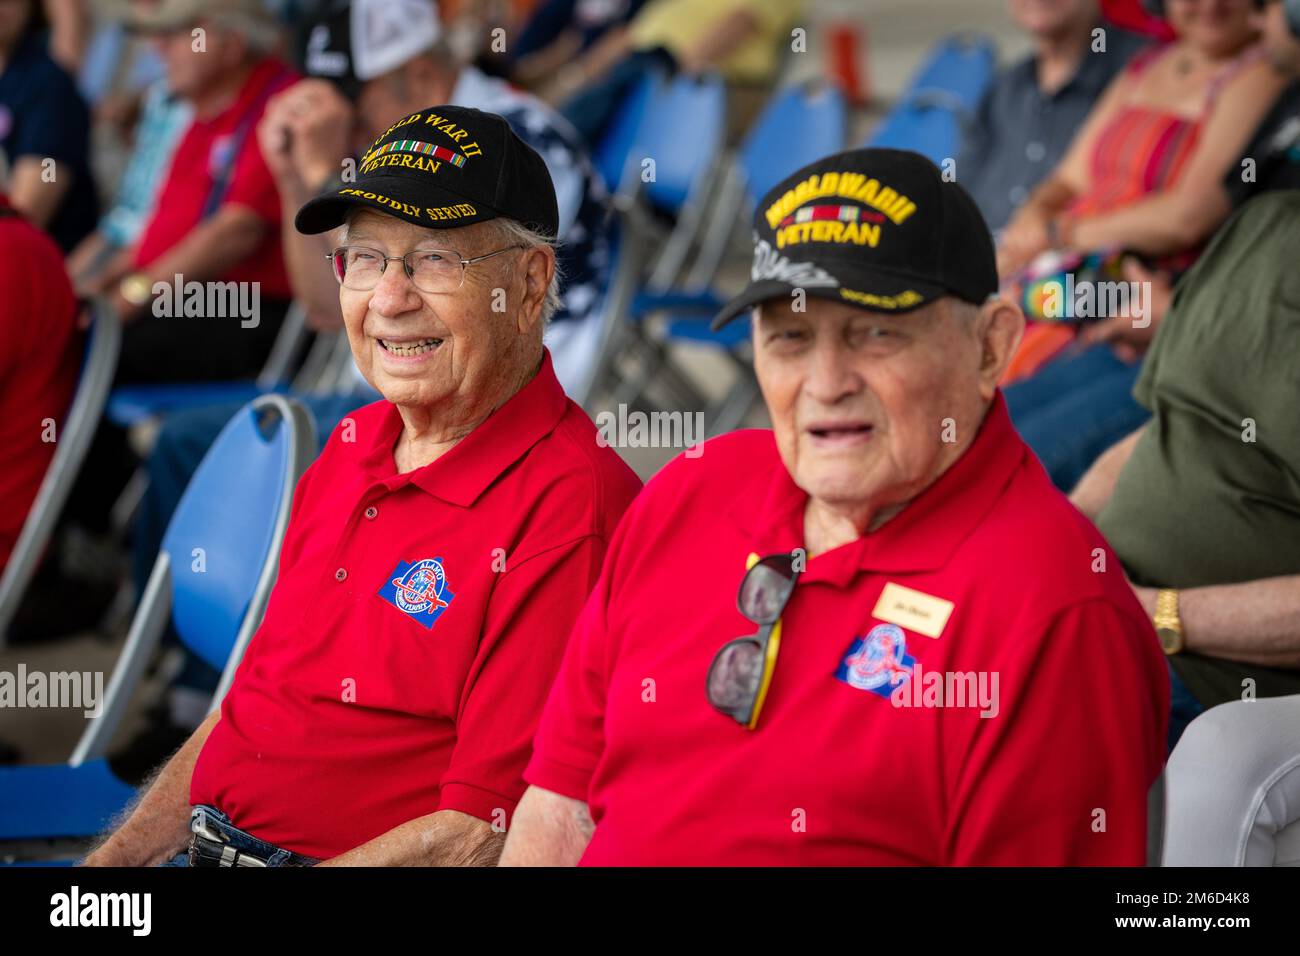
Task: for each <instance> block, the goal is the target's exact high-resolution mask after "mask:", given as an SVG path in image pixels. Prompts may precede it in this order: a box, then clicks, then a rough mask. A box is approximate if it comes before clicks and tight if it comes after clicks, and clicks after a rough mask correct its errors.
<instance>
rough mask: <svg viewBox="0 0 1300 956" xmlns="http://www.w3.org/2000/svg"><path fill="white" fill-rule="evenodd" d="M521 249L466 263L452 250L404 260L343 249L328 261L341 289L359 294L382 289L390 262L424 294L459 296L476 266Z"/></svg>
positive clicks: (411, 254)
mask: <svg viewBox="0 0 1300 956" xmlns="http://www.w3.org/2000/svg"><path fill="white" fill-rule="evenodd" d="M522 248H523V246H521V245H513V246H506V247H505V248H504V249H498V250H497V251H496V252H489V253H487V254H485V255H481V256H475V257H474V258H473V259H462V258H461V256H460V253H459V252H456V251H454V250H452V249H416V250H415V251H414V252H408V253H407V254H406V255H404V256H386V255H384V254H383V253H382V252H380V251H379V250H378V249H371V248H369V247H368V246H339V247H338V248H337V249H335V250H334V251H333V252H331V253H329V254H328V255H327V256H326V257H325V258H327V259H329V260H330V262H331V263H332V264H333V266H334V278H336V279H338V280H339V285H341V286H343V287H344V288H345V289H352V290H353V291H355V292H369V291H370V290H371V289H373V288H375V286H377V285H379V280H380V278H381V277H382V276H383V274H384V270H385V269H387V268H388V263H390V262H400V263H402V266H403V267H404V268H405V270H406V277H407V278H408V279H410V280H411V282H412V283H414V285H415V287H416V288H417V289H419V290H420V291H421V292H433V293H446V292H455V291H456V290H457V289H459V288H460V287H461V286H462V285H464V284H465V270H466V269H468V268H469V267H470V266H472V265H474V263H476V262H482V261H483V260H484V259H491V258H492V257H493V256H499V255H501V254H502V253H503V252H509V251H510V250H511V249H522Z"/></svg>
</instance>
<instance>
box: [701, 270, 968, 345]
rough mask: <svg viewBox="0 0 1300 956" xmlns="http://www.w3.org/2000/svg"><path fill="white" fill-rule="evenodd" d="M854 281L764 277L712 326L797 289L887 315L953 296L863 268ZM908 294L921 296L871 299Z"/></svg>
mask: <svg viewBox="0 0 1300 956" xmlns="http://www.w3.org/2000/svg"><path fill="white" fill-rule="evenodd" d="M851 281H852V287H850V286H848V285H847V284H844V285H840V286H814V285H800V284H798V283H793V282H782V281H780V280H778V279H760V280H759V281H757V282H751V283H750V284H749V285H748V286H746V287H745V289H744V290H743V291H742V292H741V293H740V294H739V295H737V296H735V297H734V298H733V299H731V301H729V302H728V303H727V304H726V305H724V306H723V307H722V309H721V310H720V311H719V312H718V314H717V315H715V316H714V317H713V322H712V324H711V328H712V329H713V330H714V331H715V332H716V331H717V330H718V329H720V328H722V327H723V326H724V325H726V324H727V323H728V322H730V321H732V320H733V319H735V318H736V317H737V316H739V315H742V314H743V313H745V312H748V311H749V310H750V309H752V308H754V306H756V305H758V304H759V303H761V302H766V301H767V300H768V299H789V298H790V297H791V296H792V295H793V294H794V291H795V290H796V289H801V290H802V291H803V292H804V293H805V294H807V295H811V296H816V297H817V298H819V299H828V300H830V301H831V302H844V303H846V304H848V305H855V306H857V307H858V308H860V309H864V310H865V311H867V312H881V313H884V314H885V315H901V314H903V313H905V312H912V311H915V310H916V309H919V308H921V307H922V306H924V305H928V304H929V303H931V302H933V301H934V300H935V299H939V298H942V297H943V296H945V295H951V293H950V292H949V291H948V290H947V289H945V288H943V287H942V286H939V285H936V284H934V283H931V282H919V281H917V280H915V279H907V278H902V277H899V276H895V275H888V274H885V273H870V274H868V273H865V272H861V271H859V272H858V274H856V275H854V276H852V277H851ZM904 293H916V294H917V295H919V296H920V298H919V299H915V300H911V299H910V297H909V301H908V302H907V304H905V305H896V306H894V307H889V306H885V305H880V304H876V305H872V304H870V303H869V301H867V300H869V299H871V298H874V299H876V300H879V301H880V302H884V301H887V300H890V299H894V298H897V297H899V296H902V295H903V294H904Z"/></svg>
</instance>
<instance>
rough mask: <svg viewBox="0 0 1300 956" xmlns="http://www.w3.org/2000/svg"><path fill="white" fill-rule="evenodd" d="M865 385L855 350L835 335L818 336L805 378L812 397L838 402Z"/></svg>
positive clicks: (820, 401)
mask: <svg viewBox="0 0 1300 956" xmlns="http://www.w3.org/2000/svg"><path fill="white" fill-rule="evenodd" d="M863 385H864V382H863V380H862V376H861V374H859V372H858V370H857V369H856V368H855V367H854V364H853V352H852V350H851V349H849V348H848V347H847V346H846V345H845V344H844V343H843V342H842V341H840V340H839V339H838V338H837V337H835V336H829V335H823V336H818V338H817V342H816V344H815V345H814V347H813V352H812V362H811V364H810V365H809V367H808V377H807V379H806V380H805V381H804V391H805V393H806V394H807V395H808V397H809V398H812V399H813V400H815V401H817V402H818V403H820V404H822V405H834V404H836V403H837V402H839V401H841V400H843V399H845V398H847V397H848V396H850V395H856V394H857V393H858V392H860V391H862V388H863Z"/></svg>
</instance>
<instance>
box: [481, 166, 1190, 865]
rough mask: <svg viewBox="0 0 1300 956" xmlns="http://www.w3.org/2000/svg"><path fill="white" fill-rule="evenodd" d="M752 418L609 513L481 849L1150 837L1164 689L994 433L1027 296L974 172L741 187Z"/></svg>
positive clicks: (988, 859)
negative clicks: (516, 783)
mask: <svg viewBox="0 0 1300 956" xmlns="http://www.w3.org/2000/svg"><path fill="white" fill-rule="evenodd" d="M754 228H755V230H756V235H757V237H758V241H757V247H756V250H755V255H754V262H753V271H752V281H751V283H750V285H749V287H748V288H747V289H746V290H745V291H744V292H743V293H742V294H741V295H740V296H738V297H737V298H736V299H734V300H733V301H732V302H731V303H730V304H729V305H728V306H727V307H726V308H725V309H724V311H723V312H722V313H720V315H719V318H718V319H717V320H715V324H722V323H724V322H726V321H729V320H730V319H732V318H735V317H737V316H738V315H739V314H741V313H742V312H746V311H748V310H750V309H751V308H754V307H757V308H756V310H755V317H754V324H753V339H752V340H753V346H754V352H755V359H754V367H755V371H756V372H757V375H758V381H759V384H760V385H761V387H762V393H763V397H764V400H765V401H766V404H767V407H768V411H769V412H770V414H771V418H772V422H773V430H772V431H740V432H735V433H732V434H729V435H724V436H722V437H719V438H715V439H713V440H711V441H709V442H707V443H705V445H704V446H703V449H702V452H701V453H700V454H698V456H697V457H694V458H686V457H680V458H678V459H676V460H675V461H674V462H672V463H671V464H670V465H668V466H667V467H666V468H665V469H664V470H663V471H662V472H660V473H659V474H658V475H656V476H655V478H654V479H653V480H652V481H651V482H650V483H649V484H648V485H647V486H646V489H645V491H644V492H643V493H642V495H641V496H640V497H639V498H638V500H637V501H636V502H635V503H634V504H633V506H632V508H631V509H630V510H629V511H628V513H627V515H626V516H625V517H624V520H623V522H622V524H621V525H620V526H619V529H618V532H617V533H616V535H615V537H614V540H613V542H612V543H611V545H610V549H609V553H608V555H607V556H606V559H605V566H604V568H603V570H602V572H601V577H600V580H599V582H598V583H597V585H596V588H595V590H594V592H593V593H592V596H591V598H590V599H589V601H588V603H587V605H586V607H585V608H584V610H583V612H582V615H581V617H580V618H579V621H578V624H577V626H576V628H575V629H574V634H573V636H572V638H571V639H570V643H569V647H568V650H567V653H566V657H565V661H564V664H563V666H562V667H561V670H560V674H559V676H558V678H557V680H556V683H555V687H554V688H553V690H552V693H551V696H550V699H549V701H548V703H547V706H546V710H545V712H544V714H543V717H542V721H541V725H540V727H539V729H538V734H537V738H536V741H535V744H534V753H533V757H532V760H531V762H530V763H529V765H528V768H527V770H526V771H525V779H526V780H527V781H528V782H529V784H531V786H530V788H529V790H528V791H527V793H526V794H525V796H524V799H523V800H522V801H521V802H520V804H519V807H518V810H517V812H516V814H515V820H514V824H513V826H512V828H511V830H510V834H509V837H508V840H507V845H506V849H505V853H504V855H503V858H502V863H503V864H549V865H564V864H574V863H578V862H581V863H583V864H588V865H610V864H631V865H659V864H667V865H682V864H686V865H695V864H702V865H747V864H754V865H771V864H800V865H906V864H918V865H990V864H993V865H1008V864H1016V865H1047V864H1050V865H1078V864H1124V865H1138V864H1141V863H1143V862H1144V857H1145V847H1146V832H1147V831H1146V807H1147V794H1148V790H1149V788H1150V786H1151V784H1152V783H1153V781H1155V779H1156V778H1157V776H1158V775H1159V773H1160V768H1161V762H1162V758H1163V740H1164V732H1165V721H1166V711H1167V708H1168V706H1169V685H1168V678H1167V677H1166V674H1165V669H1164V662H1163V660H1162V655H1161V652H1160V648H1159V646H1158V644H1157V642H1156V637H1155V633H1154V631H1153V630H1152V627H1151V624H1150V622H1149V621H1148V620H1147V618H1146V616H1145V614H1144V613H1143V611H1142V608H1141V607H1140V606H1139V605H1138V603H1137V601H1136V599H1135V598H1134V597H1133V594H1132V592H1131V590H1130V589H1129V588H1128V586H1127V584H1126V582H1125V579H1124V573H1123V571H1122V569H1121V567H1120V564H1119V562H1118V560H1117V559H1116V558H1115V556H1114V555H1113V554H1112V553H1111V552H1110V550H1109V548H1108V547H1107V546H1106V544H1105V542H1104V541H1103V540H1102V538H1101V536H1100V535H1099V534H1098V533H1097V531H1096V530H1095V529H1094V528H1093V527H1092V526H1091V525H1090V524H1089V523H1088V522H1087V520H1086V519H1084V517H1083V516H1082V515H1080V514H1079V513H1078V512H1077V511H1076V510H1075V509H1074V508H1073V507H1072V506H1071V505H1070V504H1069V502H1068V501H1067V500H1066V499H1065V498H1064V497H1063V496H1062V495H1061V494H1060V493H1059V492H1057V491H1056V490H1055V489H1054V488H1053V487H1052V485H1051V483H1050V481H1049V480H1048V478H1047V476H1046V474H1045V473H1044V471H1043V469H1042V467H1041V466H1040V465H1039V464H1038V462H1037V461H1036V460H1035V459H1034V457H1033V456H1032V454H1031V453H1030V452H1029V451H1028V449H1027V447H1026V446H1025V445H1024V443H1023V442H1022V441H1021V440H1020V438H1019V437H1018V436H1017V434H1016V432H1015V430H1014V429H1013V428H1012V426H1011V424H1010V422H1009V420H1008V417H1007V412H1006V408H1005V406H1004V404H1003V401H1002V398H1001V396H1000V394H999V393H998V390H997V382H998V379H999V376H1000V375H1001V373H1002V371H1003V369H1004V368H1005V366H1006V363H1007V361H1008V360H1009V358H1010V356H1011V355H1012V353H1013V352H1014V349H1015V346H1016V344H1017V342H1018V340H1019V338H1020V335H1021V332H1022V329H1023V322H1024V319H1023V316H1022V315H1021V313H1020V311H1019V310H1018V309H1017V308H1016V307H1015V306H1014V305H1012V304H1010V303H1009V302H1008V301H1007V300H1004V299H1000V298H995V297H994V293H995V291H996V289H997V273H996V270H995V267H994V253H993V244H992V239H991V237H990V236H989V233H988V230H987V228H986V227H985V225H984V223H983V220H982V218H981V217H980V214H979V212H978V210H977V209H976V207H975V205H974V203H973V201H972V200H971V199H970V197H969V195H968V194H967V193H966V192H965V190H964V189H962V187H961V186H959V185H957V184H956V183H950V182H944V181H943V178H942V177H941V175H940V173H939V170H938V169H937V168H936V167H935V166H933V165H932V164H931V163H930V162H929V161H928V160H926V159H924V158H923V157H921V156H920V155H918V154H916V153H910V152H902V151H895V150H883V149H867V150H855V151H850V152H845V153H840V154H836V155H834V156H831V157H828V158H826V159H824V160H822V161H819V162H817V163H815V164H813V165H811V166H808V167H806V168H804V169H803V170H801V171H800V172H798V173H796V174H795V175H794V176H792V177H791V178H790V179H788V180H787V181H785V182H784V183H782V184H781V185H779V186H777V187H776V188H775V190H773V191H772V192H771V193H769V194H768V195H767V196H766V197H765V198H764V199H763V201H762V202H761V203H760V204H759V209H758V213H757V215H756V217H755V226H754Z"/></svg>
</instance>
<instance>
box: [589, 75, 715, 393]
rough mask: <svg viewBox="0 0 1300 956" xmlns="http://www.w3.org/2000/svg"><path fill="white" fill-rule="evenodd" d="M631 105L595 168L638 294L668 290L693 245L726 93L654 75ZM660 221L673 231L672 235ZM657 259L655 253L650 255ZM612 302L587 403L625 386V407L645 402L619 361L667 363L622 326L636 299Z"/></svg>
mask: <svg viewBox="0 0 1300 956" xmlns="http://www.w3.org/2000/svg"><path fill="white" fill-rule="evenodd" d="M627 103H628V105H627V106H625V107H624V108H623V109H622V111H621V112H620V115H619V117H618V118H617V119H616V121H615V122H614V123H613V124H612V125H611V127H610V129H609V130H608V131H607V133H606V135H605V137H604V139H603V140H602V141H601V143H600V145H599V146H598V147H597V150H596V162H597V165H598V167H599V168H601V169H602V170H603V173H602V174H603V175H604V176H605V177H606V178H607V179H608V180H609V181H611V182H616V183H617V184H618V185H617V187H616V189H615V193H614V202H613V206H614V209H615V211H616V213H617V214H618V215H619V216H620V218H621V220H622V222H621V223H620V231H621V233H622V236H621V247H622V250H623V252H622V254H621V257H622V258H621V262H622V265H623V266H625V267H631V266H633V265H635V267H636V269H635V270H634V271H635V278H636V281H635V283H634V284H633V288H635V287H637V286H640V285H642V284H644V285H646V286H647V287H650V288H655V289H668V288H671V286H672V285H673V283H674V282H675V281H676V279H677V277H678V275H679V274H680V272H681V271H682V268H683V265H684V264H685V262H686V261H687V258H688V256H689V255H690V251H691V249H692V247H693V246H694V245H695V243H696V241H697V237H698V234H699V231H700V229H701V227H702V225H703V223H704V213H705V210H706V208H707V205H708V197H709V196H710V195H711V193H712V184H713V182H714V180H715V179H716V177H717V175H718V172H719V168H720V165H721V160H722V150H723V140H724V136H725V133H726V89H725V86H724V84H723V82H722V80H721V79H720V78H719V77H716V76H703V77H694V76H677V77H675V78H673V79H671V80H664V79H662V78H660V77H658V76H657V75H653V74H652V75H648V76H647V77H645V78H644V79H643V80H642V81H641V83H640V84H638V85H637V86H636V87H634V88H633V90H632V92H631V93H629V94H628V97H627ZM682 129H689V130H690V131H691V137H690V141H689V143H688V144H687V145H681V143H682V135H681V131H682ZM620 163H621V165H619V164H620ZM615 169H617V170H618V172H617V174H615V172H614V170H615ZM664 221H667V222H669V223H671V226H670V227H667V228H666V227H665V226H664V225H663V222H664ZM632 249H636V250H637V251H636V258H631V257H630V256H629V250H632ZM654 250H657V253H656V254H654V255H651V253H652V251H654ZM611 301H614V302H621V303H622V305H621V306H620V309H621V311H620V312H618V313H617V314H614V313H611V312H610V311H609V310H608V308H607V310H606V315H607V316H608V317H610V318H612V319H613V320H614V322H613V329H612V331H613V335H612V336H611V335H605V336H604V340H605V344H604V346H602V348H601V351H600V357H599V358H598V360H597V361H598V362H599V365H598V367H597V368H596V370H595V373H594V375H593V386H592V388H591V389H589V390H588V397H590V396H591V395H592V394H594V389H595V385H594V383H595V382H598V381H605V380H607V379H611V378H612V379H616V380H620V381H621V384H620V385H619V386H618V388H619V391H618V396H619V398H616V400H621V397H622V396H624V395H628V394H639V393H640V392H641V391H642V386H641V385H640V384H639V382H640V379H639V378H635V377H634V378H631V379H627V380H623V379H622V377H621V375H620V374H619V372H618V369H617V368H616V364H615V359H616V358H617V357H618V356H620V355H627V356H629V357H632V358H635V357H637V356H641V355H644V356H645V358H644V360H643V362H642V363H641V364H642V366H643V367H645V368H662V367H664V361H663V356H662V355H661V354H659V353H660V351H661V348H662V346H660V345H659V344H658V343H656V342H653V341H651V340H649V339H647V338H646V337H645V336H644V335H643V334H642V331H641V329H640V328H639V327H638V326H637V325H635V324H633V323H629V322H628V321H626V319H627V311H626V305H627V303H628V302H629V301H630V296H626V295H625V296H620V297H615V299H613V300H611ZM607 331H608V330H607ZM664 379H665V383H666V385H667V386H668V387H670V388H671V389H672V390H673V391H674V392H676V394H677V395H678V397H679V398H681V399H682V400H683V401H684V402H685V403H687V404H695V403H698V401H699V396H698V392H697V391H696V390H695V388H694V387H693V386H692V385H691V383H690V382H689V381H688V380H686V379H685V378H684V377H682V376H680V375H677V374H676V373H675V371H674V370H672V369H671V368H666V369H665V375H664Z"/></svg>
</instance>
